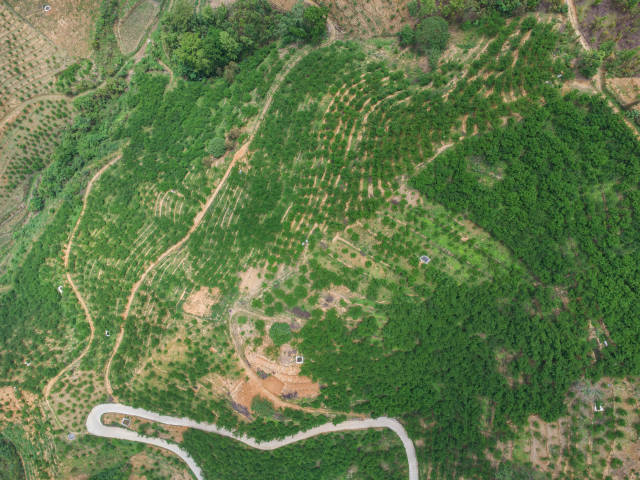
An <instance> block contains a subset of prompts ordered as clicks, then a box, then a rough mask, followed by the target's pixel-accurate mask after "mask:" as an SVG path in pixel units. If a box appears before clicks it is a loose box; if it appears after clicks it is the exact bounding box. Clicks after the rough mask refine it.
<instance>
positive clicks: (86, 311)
mask: <svg viewBox="0 0 640 480" xmlns="http://www.w3.org/2000/svg"><path fill="white" fill-rule="evenodd" d="M118 160H120V155H117V156H116V157H114V158H113V159H112V160H110V161H109V162H108V163H107V164H105V165H104V166H103V167H102V168H101V169H100V170H98V171H97V172H96V173H95V175H94V176H93V177H91V180H89V183H88V184H87V187H86V189H85V192H84V197H83V198H82V210H81V211H80V215H79V216H78V220H76V224H75V225H74V227H73V230H72V231H71V235H70V236H69V241H68V242H67V245H66V247H65V250H64V269H65V270H66V277H67V282H69V285H71V289H72V290H73V293H74V294H75V296H76V298H77V299H78V302H79V303H80V306H81V307H82V310H83V311H84V315H85V318H86V320H87V323H88V324H89V329H90V333H89V339H88V341H87V345H86V346H85V347H84V348H83V349H82V352H80V355H78V356H77V357H76V358H75V359H74V360H72V361H71V363H69V364H67V365H66V366H65V367H64V368H63V369H62V370H60V372H58V374H57V375H56V376H55V377H53V378H52V379H51V380H49V381H48V382H47V385H46V386H45V387H44V391H43V396H44V401H45V403H46V404H47V407H48V408H49V410H51V413H52V414H53V417H54V418H55V419H56V420H57V416H56V414H55V412H54V411H53V408H52V407H51V404H50V403H49V395H50V394H51V390H52V389H53V387H54V386H55V384H56V383H57V382H58V380H60V378H61V377H62V376H63V375H64V374H65V373H67V372H68V371H69V369H71V368H73V367H74V366H75V365H77V364H78V363H79V362H80V360H82V359H83V358H84V356H85V355H86V354H87V352H88V351H89V348H90V347H91V344H92V343H93V337H94V333H95V328H94V326H93V319H92V318H91V314H90V313H89V308H88V307H87V304H86V302H85V301H84V298H83V297H82V295H81V294H80V291H79V290H78V287H76V284H75V283H74V282H73V278H71V273H70V272H69V254H70V253H71V246H72V244H73V237H75V234H76V232H77V231H78V227H79V225H80V222H81V221H82V217H83V216H84V212H85V210H86V208H87V200H88V199H89V194H90V193H91V189H92V188H93V184H94V183H95V181H96V180H98V179H99V178H100V176H101V175H102V174H103V173H104V172H105V170H107V168H109V167H110V166H111V165H113V164H114V163H116V162H117V161H118Z"/></svg>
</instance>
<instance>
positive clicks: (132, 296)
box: [104, 49, 308, 397]
mask: <svg viewBox="0 0 640 480" xmlns="http://www.w3.org/2000/svg"><path fill="white" fill-rule="evenodd" d="M307 51H308V50H306V49H305V50H300V51H299V52H298V55H297V56H296V57H295V58H294V59H293V60H291V62H289V64H288V65H287V66H286V67H285V68H284V69H283V70H282V71H281V72H280V73H279V74H278V75H277V76H276V78H275V80H274V82H273V85H272V86H271V88H270V89H269V92H267V95H266V97H265V98H266V99H265V103H264V106H263V107H262V111H261V112H260V114H259V115H258V118H257V120H256V122H255V123H254V125H253V128H252V129H251V133H250V134H249V138H247V141H246V142H245V143H244V144H243V145H242V146H241V147H240V149H239V150H238V151H237V152H236V153H235V155H234V156H233V160H232V161H231V163H230V164H229V167H227V171H226V172H225V173H224V176H223V177H222V179H221V180H220V182H219V183H218V186H217V187H216V188H215V190H214V191H213V193H211V195H209V198H208V199H207V201H206V203H205V204H204V205H203V206H202V208H201V209H200V211H199V212H198V214H197V215H196V216H195V218H194V219H193V225H192V226H191V228H190V229H189V231H188V232H187V234H186V235H185V236H184V237H182V239H180V240H179V241H178V242H177V243H175V244H173V245H172V246H170V247H169V248H168V249H167V250H165V251H164V252H163V253H162V254H161V255H160V256H159V257H158V258H157V259H156V260H155V261H154V262H153V263H151V264H150V265H149V266H148V267H147V269H146V270H145V271H144V272H143V274H142V275H141V276H140V278H139V279H138V281H137V282H136V283H134V284H133V287H132V288H131V293H129V296H128V297H127V304H126V306H125V309H124V312H123V313H122V319H123V323H122V326H121V327H120V331H119V332H118V337H117V339H116V343H115V345H114V347H113V350H112V352H111V355H110V356H109V360H108V361H107V365H106V368H105V371H104V384H105V388H106V390H107V393H108V394H109V395H110V396H111V397H113V396H114V395H113V388H112V387H111V382H110V380H109V374H110V372H111V363H112V361H113V357H115V355H116V353H117V352H118V349H119V348H120V344H121V343H122V339H123V337H124V327H125V321H126V319H127V317H128V316H129V312H130V311H131V305H132V304H133V300H134V299H135V296H136V293H137V292H138V290H139V289H140V286H141V285H142V283H143V282H144V280H145V279H146V278H147V275H149V273H150V272H151V271H152V270H153V269H154V268H155V267H156V266H158V264H159V263H160V262H162V260H164V259H165V258H167V257H168V256H169V255H171V254H172V253H174V252H175V251H177V250H178V249H179V248H180V247H182V246H183V245H184V244H185V242H186V241H187V240H189V237H191V234H193V232H194V231H195V230H196V228H198V226H199V225H200V223H202V220H203V218H204V216H205V215H206V213H207V211H208V210H209V208H210V207H211V205H212V204H213V202H214V201H215V199H216V197H217V196H218V193H219V192H220V190H222V187H223V186H224V185H225V183H226V181H227V179H228V178H229V175H230V174H231V172H232V171H233V167H235V165H236V163H237V162H238V161H239V160H241V159H244V158H245V157H246V156H247V153H248V151H249V145H251V142H252V141H253V138H254V137H255V134H256V132H257V131H258V127H259V126H260V124H261V123H262V121H263V120H264V117H265V115H266V114H267V111H268V110H269V107H270V106H271V102H272V101H273V96H274V94H275V93H276V91H277V90H278V89H279V88H280V84H281V83H282V81H283V80H284V78H285V77H286V76H287V74H288V73H289V72H290V71H291V69H292V68H293V67H294V66H295V65H296V64H297V63H298V62H299V61H300V59H302V57H303V56H304V54H305V52H307Z"/></svg>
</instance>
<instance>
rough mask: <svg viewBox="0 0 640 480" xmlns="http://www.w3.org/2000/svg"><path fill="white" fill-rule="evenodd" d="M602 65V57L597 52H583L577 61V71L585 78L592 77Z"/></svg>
mask: <svg viewBox="0 0 640 480" xmlns="http://www.w3.org/2000/svg"><path fill="white" fill-rule="evenodd" d="M601 64H602V55H601V53H600V52H598V51H593V52H584V53H583V54H582V55H581V56H580V58H579V59H578V71H579V72H580V73H581V74H582V75H584V76H585V77H587V78H591V77H593V76H594V75H595V74H596V73H597V72H598V69H599V68H600V65H601Z"/></svg>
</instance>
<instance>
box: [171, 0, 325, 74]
mask: <svg viewBox="0 0 640 480" xmlns="http://www.w3.org/2000/svg"><path fill="white" fill-rule="evenodd" d="M326 18H327V9H326V8H324V7H315V6H307V5H304V4H303V3H302V2H300V3H299V4H298V5H296V6H295V7H294V8H293V10H292V11H291V12H290V13H284V14H281V13H278V12H276V11H275V10H273V9H272V8H271V6H270V5H269V3H268V2H267V1H266V0H239V1H237V2H234V3H233V4H232V5H230V6H229V7H226V6H221V7H218V8H216V9H215V10H212V9H211V8H210V7H209V6H207V7H205V9H204V10H203V11H202V12H201V13H196V11H195V9H194V8H193V5H192V4H190V3H189V2H186V1H181V2H178V3H176V5H175V6H174V7H173V8H172V9H171V11H169V12H168V13H167V14H166V15H165V18H164V19H163V23H162V27H163V28H162V30H163V34H162V39H163V42H165V44H166V45H167V46H168V50H169V52H170V57H171V61H172V62H173V64H174V65H175V66H176V68H177V70H178V72H179V73H180V74H181V75H183V76H185V77H187V78H189V79H192V80H194V79H198V78H205V77H213V76H221V75H223V74H224V73H225V67H226V66H227V65H229V64H231V62H235V61H237V60H239V59H242V58H246V57H247V56H248V55H250V54H251V53H252V52H254V51H255V50H256V49H257V48H259V47H262V46H264V45H265V44H267V43H269V42H271V41H273V40H275V39H277V38H278V36H280V37H281V38H282V39H283V41H284V42H285V43H289V42H293V41H305V42H312V43H317V42H319V41H320V40H321V39H322V37H323V36H324V33H325V31H326ZM232 76H233V75H232V74H231V73H230V72H229V73H228V74H227V75H225V77H228V78H232Z"/></svg>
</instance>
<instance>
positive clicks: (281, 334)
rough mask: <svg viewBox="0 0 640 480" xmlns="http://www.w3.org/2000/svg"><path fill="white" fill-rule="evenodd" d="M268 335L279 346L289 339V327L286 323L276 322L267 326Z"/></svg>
mask: <svg viewBox="0 0 640 480" xmlns="http://www.w3.org/2000/svg"><path fill="white" fill-rule="evenodd" d="M269 336H270V337H271V340H273V343H274V344H275V345H276V346H278V347H279V346H280V345H283V344H285V343H287V342H288V341H289V340H291V328H290V327H289V324H288V323H284V322H276V323H274V324H273V325H271V328H269Z"/></svg>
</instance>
